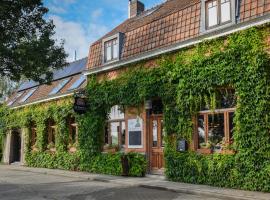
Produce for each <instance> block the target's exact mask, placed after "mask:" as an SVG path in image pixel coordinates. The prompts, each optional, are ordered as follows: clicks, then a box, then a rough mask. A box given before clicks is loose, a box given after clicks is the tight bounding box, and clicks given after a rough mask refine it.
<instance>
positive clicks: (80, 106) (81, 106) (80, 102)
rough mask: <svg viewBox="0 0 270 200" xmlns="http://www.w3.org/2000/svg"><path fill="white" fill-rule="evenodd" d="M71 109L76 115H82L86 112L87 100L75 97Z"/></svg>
mask: <svg viewBox="0 0 270 200" xmlns="http://www.w3.org/2000/svg"><path fill="white" fill-rule="evenodd" d="M73 109H74V111H75V112H76V113H79V114H84V113H86V111H87V100H86V98H82V97H75V101H74V105H73Z"/></svg>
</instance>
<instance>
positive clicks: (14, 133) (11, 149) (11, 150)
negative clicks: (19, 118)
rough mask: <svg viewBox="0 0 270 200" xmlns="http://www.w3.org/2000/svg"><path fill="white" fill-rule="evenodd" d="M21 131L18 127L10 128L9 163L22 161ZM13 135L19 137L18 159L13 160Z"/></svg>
mask: <svg viewBox="0 0 270 200" xmlns="http://www.w3.org/2000/svg"><path fill="white" fill-rule="evenodd" d="M22 136H23V135H22V131H21V130H20V129H15V130H11V134H10V147H9V149H10V150H9V164H11V163H14V162H19V163H21V162H22V158H23V138H22ZM15 137H19V143H20V144H18V145H19V146H18V147H17V148H18V151H19V154H20V155H19V160H18V161H15V147H14V145H15Z"/></svg>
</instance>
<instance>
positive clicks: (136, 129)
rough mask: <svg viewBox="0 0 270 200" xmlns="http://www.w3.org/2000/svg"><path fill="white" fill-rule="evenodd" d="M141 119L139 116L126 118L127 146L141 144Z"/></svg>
mask: <svg viewBox="0 0 270 200" xmlns="http://www.w3.org/2000/svg"><path fill="white" fill-rule="evenodd" d="M142 130H143V121H142V119H141V118H140V117H138V118H137V119H129V120H128V144H129V146H142Z"/></svg>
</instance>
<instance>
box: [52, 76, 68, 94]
mask: <svg viewBox="0 0 270 200" xmlns="http://www.w3.org/2000/svg"><path fill="white" fill-rule="evenodd" d="M69 80H70V79H69V78H67V79H65V80H63V81H61V82H60V83H59V84H58V85H57V86H56V87H55V88H53V89H52V91H51V92H50V93H49V95H53V94H56V93H58V92H59V91H60V90H61V89H62V88H63V87H64V86H65V85H66V84H67V83H68V82H69Z"/></svg>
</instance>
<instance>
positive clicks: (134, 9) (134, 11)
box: [128, 0, 144, 18]
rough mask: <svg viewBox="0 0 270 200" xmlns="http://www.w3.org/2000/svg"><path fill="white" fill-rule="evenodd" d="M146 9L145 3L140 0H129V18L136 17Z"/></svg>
mask: <svg viewBox="0 0 270 200" xmlns="http://www.w3.org/2000/svg"><path fill="white" fill-rule="evenodd" d="M143 11H144V4H143V3H142V2H140V1H139V0H129V13H128V18H132V17H136V16H138V15H139V14H141V13H142V12H143Z"/></svg>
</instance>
